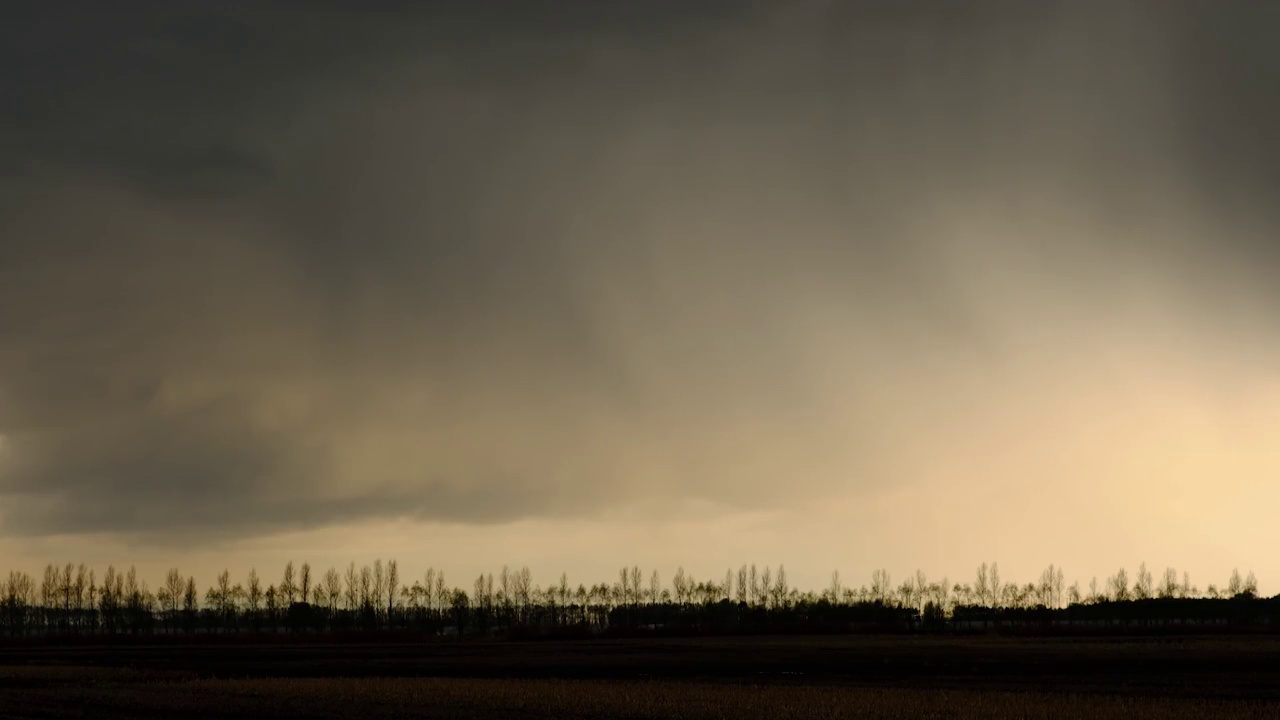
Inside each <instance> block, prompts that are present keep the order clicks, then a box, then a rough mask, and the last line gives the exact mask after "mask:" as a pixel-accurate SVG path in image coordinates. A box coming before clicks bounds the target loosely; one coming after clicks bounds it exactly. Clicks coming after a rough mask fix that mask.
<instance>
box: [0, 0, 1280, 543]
mask: <svg viewBox="0 0 1280 720" xmlns="http://www.w3.org/2000/svg"><path fill="white" fill-rule="evenodd" d="M210 7H212V6H210ZM217 7H218V9H217V10H212V9H202V10H198V11H197V10H192V9H190V8H189V7H184V6H180V5H177V4H173V3H154V4H145V5H144V4H111V5H110V6H108V5H104V4H100V3H90V4H77V3H59V4H52V3H38V4H22V5H18V6H15V7H14V9H12V10H10V11H9V12H10V15H9V16H8V19H7V21H6V22H5V23H3V24H2V25H3V29H2V30H0V53H2V56H0V60H2V62H0V88H3V89H2V90H0V92H3V95H2V96H0V97H2V98H3V99H2V100H0V102H3V105H2V106H0V131H2V134H3V137H4V139H3V140H0V152H3V153H4V156H3V172H0V184H2V185H3V187H0V189H2V190H4V191H5V193H4V197H3V198H2V199H0V210H3V215H2V219H0V231H2V232H3V237H4V253H5V261H4V264H3V266H0V489H3V490H4V491H6V492H7V493H8V494H9V495H8V498H7V500H6V502H5V505H4V510H3V515H2V516H0V523H2V525H0V529H2V530H3V531H4V532H8V533H20V534H33V535H34V534H46V533H67V532H88V531H110V532H121V533H135V534H140V535H144V536H150V537H160V538H174V537H178V536H180V535H181V534H183V533H188V534H191V535H195V536H207V535H233V534H237V533H240V534H243V533H257V532H268V531H271V530H277V529H282V528H292V527H299V526H316V525H324V524H330V523H338V522H342V521H347V520H354V519H360V518H364V517H390V516H404V517H414V518H428V519H441V520H454V521H464V522H488V521H497V520H507V519H513V518H519V517H541V516H549V515H566V514H572V515H582V514H590V513H595V512H599V511H600V510H601V508H604V507H619V506H626V505H628V504H629V503H636V502H641V501H646V500H652V499H654V498H668V497H670V498H682V499H689V500H701V501H707V502H710V503H713V504H715V505H718V506H720V507H723V508H740V507H759V506H763V505H767V504H770V503H780V502H781V503H785V502H786V501H787V499H788V498H794V497H796V496H799V495H809V494H821V493H824V492H829V491H831V489H832V488H837V487H849V486H852V487H855V488H858V489H860V490H866V491H870V490H872V489H874V488H877V487H882V486H884V485H885V484H886V483H889V482H892V481H894V480H895V475H896V476H898V477H899V478H902V476H904V475H906V474H907V473H905V472H897V473H895V472H894V470H895V469H901V468H900V466H899V465H898V464H897V463H898V460H897V459H896V458H897V457H898V456H899V455H901V454H902V453H903V449H902V448H903V443H904V442H905V439H907V438H910V437H913V436H916V435H917V434H919V433H924V434H925V435H928V434H929V433H931V432H932V433H942V432H944V431H946V430H948V429H950V428H952V427H953V425H962V424H964V422H965V421H964V419H963V415H962V413H961V412H960V410H959V409H957V408H963V407H964V405H965V403H975V402H977V401H978V400H977V396H979V395H981V393H993V392H1000V391H999V390H998V388H997V386H996V385H995V384H993V378H999V377H1000V376H1001V373H1004V372H1007V371H1008V369H1009V367H1011V366H1016V365H1017V363H1019V362H1021V360H1019V358H1022V357H1023V356H1024V355H1026V354H1027V353H1031V352H1039V351H1040V350H1039V348H1041V347H1042V346H1046V345H1052V344H1053V343H1058V345H1053V347H1054V348H1059V346H1061V348H1059V349H1064V351H1065V350H1066V349H1069V346H1070V345H1071V344H1072V343H1075V344H1076V347H1075V348H1074V350H1072V351H1073V352H1080V347H1081V346H1080V345H1079V344H1080V343H1083V342H1086V341H1087V340H1088V339H1089V337H1090V336H1089V335H1088V333H1085V332H1084V331H1081V330H1079V328H1080V327H1086V326H1088V325H1089V322H1090V319H1092V318H1097V317H1100V316H1105V314H1107V313H1110V314H1111V315H1113V316H1114V315H1115V314H1117V313H1116V310H1115V308H1116V307H1117V305H1118V304H1121V303H1124V302H1128V301H1132V300H1133V297H1134V293H1135V291H1134V290H1133V289H1132V286H1133V283H1134V278H1138V279H1139V280H1143V281H1146V280H1151V279H1152V278H1153V277H1155V278H1158V279H1161V280H1164V279H1168V278H1177V277H1180V276H1179V273H1189V272H1191V271H1192V270H1194V271H1195V272H1197V273H1199V276H1198V277H1199V279H1198V280H1195V281H1194V282H1183V281H1182V280H1176V281H1174V290H1175V291H1176V292H1177V293H1181V294H1182V295H1177V296H1176V297H1175V298H1174V300H1172V301H1171V302H1172V303H1173V304H1174V306H1176V307H1178V308H1182V307H1183V306H1184V305H1185V306H1186V307H1187V308H1191V309H1194V308H1195V307H1197V303H1196V302H1195V298H1196V297H1198V295H1197V293H1199V294H1201V295H1202V294H1203V291H1205V290H1206V289H1220V288H1222V287H1225V286H1226V284H1228V283H1230V284H1232V286H1233V287H1235V288H1236V289H1237V290H1239V292H1238V293H1237V296H1236V298H1235V299H1234V300H1229V299H1228V300H1222V299H1212V300H1211V301H1210V302H1208V303H1207V305H1206V304H1204V303H1201V304H1200V305H1199V307H1200V310H1198V311H1196V312H1203V313H1205V314H1206V318H1207V319H1205V318H1202V319H1195V320H1194V321H1193V323H1192V326H1193V327H1192V329H1190V330H1186V333H1187V339H1184V340H1182V341H1183V342H1188V343H1192V344H1194V343H1196V342H1200V341H1202V340H1204V339H1205V338H1207V337H1210V335H1209V334H1206V333H1207V332H1208V331H1204V330H1203V328H1204V327H1207V326H1209V325H1214V323H1212V322H1210V320H1215V319H1220V317H1219V316H1215V315H1214V312H1216V311H1217V310H1221V309H1222V308H1223V307H1226V306H1225V305H1223V303H1228V304H1229V303H1230V302H1235V303H1236V305H1234V306H1231V307H1232V308H1234V309H1236V310H1237V311H1238V313H1239V315H1240V316H1241V317H1243V318H1244V319H1243V320H1241V321H1240V322H1241V324H1240V326H1239V327H1238V328H1234V329H1227V330H1223V329H1222V324H1221V323H1217V324H1216V325H1215V326H1216V327H1218V328H1219V329H1218V330H1215V331H1214V332H1217V333H1218V335H1217V336H1214V337H1216V339H1217V340H1218V341H1220V342H1224V343H1227V345H1226V347H1229V348H1231V349H1239V348H1240V347H1242V346H1241V345H1240V343H1241V342H1243V341H1241V340H1240V338H1241V337H1243V336H1246V335H1247V334H1248V333H1249V332H1250V331H1251V330H1252V329H1253V328H1254V323H1253V321H1252V320H1251V319H1250V318H1252V317H1253V316H1252V315H1250V314H1249V311H1250V310H1252V309H1254V307H1255V305H1257V304H1258V303H1259V302H1262V301H1263V300H1266V299H1273V296H1271V295H1268V294H1266V293H1265V292H1264V291H1263V290H1260V289H1258V288H1260V287H1263V286H1262V285H1261V284H1260V283H1261V277H1260V276H1259V275H1257V274H1256V273H1257V271H1256V269H1255V270H1248V269H1243V270H1242V269H1240V268H1239V267H1238V266H1237V265H1239V264H1247V262H1246V261H1247V260H1248V259H1250V258H1255V257H1257V256H1259V253H1260V252H1261V250H1260V246H1259V245H1258V242H1259V241H1258V240H1257V237H1256V233H1254V234H1251V232H1250V230H1249V228H1250V227H1253V228H1254V229H1256V228H1258V227H1262V228H1264V229H1269V228H1270V227H1271V226H1269V225H1266V224H1265V223H1264V222H1263V220H1261V219H1258V218H1261V217H1262V215H1260V214H1258V213H1259V212H1260V211H1258V209H1257V207H1258V205H1257V203H1247V202H1237V203H1236V204H1234V205H1232V206H1231V210H1232V218H1234V220H1233V223H1234V224H1231V223H1229V224H1226V225H1219V227H1220V228H1222V234H1221V236H1220V237H1219V238H1217V239H1215V240H1214V241H1213V242H1209V241H1206V240H1203V239H1196V238H1194V237H1191V238H1190V239H1188V236H1187V233H1183V232H1182V231H1181V230H1177V231H1176V232H1174V233H1173V234H1172V235H1170V236H1168V237H1166V236H1163V235H1160V234H1159V233H1153V232H1150V231H1151V230H1152V225H1153V218H1155V219H1158V220H1159V222H1160V223H1165V225H1166V226H1176V225H1177V224H1178V222H1179V221H1180V220H1181V219H1185V218H1190V219H1191V220H1195V221H1197V222H1200V221H1203V222H1205V223H1208V224H1211V221H1210V219H1206V218H1205V217H1202V216H1200V215H1197V212H1198V209H1197V208H1189V207H1188V206H1187V204H1186V203H1185V202H1184V201H1185V199H1186V198H1192V199H1193V200H1194V201H1195V202H1199V201H1200V199H1202V198H1203V197H1206V196H1207V195H1211V194H1212V193H1211V192H1209V191H1206V190H1203V189H1201V188H1199V187H1197V188H1196V189H1194V190H1193V191H1189V194H1183V195H1177V193H1179V192H1183V193H1187V192H1188V191H1186V190H1185V188H1182V185H1183V184H1184V183H1183V182H1182V179H1181V174H1184V173H1185V172H1186V171H1187V169H1188V168H1191V169H1192V170H1193V171H1195V172H1197V173H1203V174H1205V175H1207V176H1209V177H1211V178H1213V179H1212V180H1207V181H1206V180H1205V179H1204V178H1202V177H1200V176H1199V175H1197V176H1196V178H1195V181H1194V184H1195V185H1197V186H1199V185H1202V184H1206V183H1207V184H1209V185H1212V186H1214V187H1217V188H1220V187H1224V186H1227V185H1233V186H1235V187H1237V189H1236V191H1234V192H1233V193H1231V197H1234V198H1237V199H1238V198H1240V197H1255V198H1258V199H1261V198H1262V197H1263V195H1262V192H1261V190H1260V188H1261V187H1263V186H1264V184H1265V183H1267V182H1269V181H1270V174H1272V169H1273V167H1274V166H1269V165H1266V164H1251V163H1252V161H1251V160H1250V158H1254V157H1257V155H1250V154H1249V153H1248V152H1246V149H1245V148H1246V145H1248V143H1246V142H1245V141H1244V140H1241V139H1239V138H1240V136H1231V133H1230V129H1231V128H1233V127H1236V122H1237V120H1238V122H1240V123H1247V122H1256V121H1257V119H1258V115H1259V114H1261V115H1263V116H1265V115H1266V113H1268V112H1271V106H1269V105H1267V104H1266V103H1265V101H1263V100H1259V99H1256V98H1252V96H1250V95H1249V94H1248V93H1245V92H1243V90H1244V89H1247V88H1249V87H1255V88H1256V87H1258V85H1257V84H1258V83H1261V82H1263V81H1260V80H1257V79H1256V78H1255V79H1247V77H1252V76H1249V75H1248V73H1246V72H1245V70H1243V69H1242V68H1243V67H1244V66H1246V65H1247V66H1248V67H1250V68H1267V67H1270V68H1272V69H1274V67H1275V65H1274V53H1273V52H1268V51H1266V50H1265V49H1264V48H1262V46H1261V44H1259V42H1252V41H1251V42H1246V43H1242V44H1241V45H1239V46H1238V47H1236V46H1233V45H1232V44H1231V43H1229V42H1225V41H1222V39H1223V38H1224V37H1227V36H1230V35H1231V34H1232V33H1235V32H1237V30H1234V29H1231V28H1232V27H1234V25H1232V23H1233V22H1234V21H1231V20H1229V18H1226V15H1230V14H1231V12H1230V11H1221V12H1219V11H1209V10H1205V6H1195V7H1196V8H1197V9H1198V10H1200V11H1203V12H1210V13H1211V14H1213V17H1214V18H1215V20H1220V21H1221V22H1220V23H1219V25H1218V26H1215V27H1219V29H1220V31H1221V33H1223V34H1222V35H1215V36H1213V37H1214V38H1216V41H1215V42H1216V44H1215V42H1210V40H1208V39H1205V36H1203V35H1202V33H1206V32H1209V31H1208V30H1204V29H1203V28H1202V26H1201V25H1196V24H1194V23H1191V21H1195V20H1197V19H1198V18H1199V17H1200V16H1199V15H1197V14H1196V13H1192V12H1181V13H1179V12H1174V11H1173V10H1170V9H1169V7H1170V6H1168V5H1166V4H1161V5H1159V8H1160V11H1159V12H1157V11H1156V10H1155V9H1154V8H1155V7H1156V6H1155V5H1151V6H1140V5H1136V4H1132V3H1130V4H1123V7H1121V8H1120V9H1119V10H1113V9H1109V8H1112V7H1113V6H1111V5H1102V4H1095V5H1074V4H1067V5H1060V6H1048V5H1044V6H1040V5H1036V6H1034V7H1033V5H1032V4H1030V3H975V4H971V5H959V4H954V3H945V4H936V5H923V6H918V7H916V8H915V10H916V11H915V12H905V11H903V10H902V7H903V6H902V5H901V4H899V3H798V4H795V5H791V6H788V7H787V8H785V9H784V8H782V7H781V6H774V5H764V4H761V5H749V4H742V3H666V4H661V3H586V2H583V3H564V2H550V1H548V2H504V3H470V2H445V3H430V4H415V3H393V2H380V3H362V4H360V5H359V6H358V8H359V9H356V8H357V6H356V5H354V4H352V5H343V4H341V3H335V2H330V3H308V4H307V5H306V10H305V11H304V10H302V9H300V8H301V6H300V5H292V4H284V3H243V4H236V3H231V4H220V5H218V6H217ZM1187 7H1192V6H1187ZM1214 7H1218V6H1214ZM1224 13H1225V14H1224ZM1255 20H1256V22H1255V24H1260V23H1264V22H1266V18H1263V17H1261V16H1260V17H1259V18H1256V19H1255ZM1188 23H1190V24H1188ZM1241 32H1243V31H1241ZM1189 46H1196V47H1200V46H1205V47H1210V48H1211V49H1212V52H1208V53H1206V55H1205V57H1207V58H1208V59H1206V60H1204V63H1205V64H1204V65H1197V62H1199V61H1197V60H1194V59H1189V58H1190V54H1191V50H1189V49H1188V48H1189ZM1237 52H1241V53H1246V54H1248V55H1247V58H1246V57H1244V56H1239V55H1237V54H1236V53H1237ZM1268 63H1271V64H1270V65H1268ZM1215 73H1218V74H1225V75H1227V76H1228V77H1229V78H1234V79H1236V80H1237V83H1238V84H1237V85H1234V86H1232V85H1230V84H1225V83H1219V82H1216V81H1215V80H1214V78H1215V77H1216V75H1215ZM1230 87H1234V88H1235V90H1229V89H1224V88H1230ZM1202 96H1204V97H1213V98H1217V100H1215V102H1218V104H1219V105H1220V106H1221V107H1222V108H1223V109H1222V110H1221V112H1220V113H1217V114H1204V113H1207V112H1210V111H1206V110H1203V109H1202V105H1203V104H1204V103H1202V102H1201V101H1200V100H1199V98H1200V97H1202ZM1228 99H1231V100H1232V102H1228V101H1227V100H1228ZM1219 101H1220V102H1219ZM1246 116H1247V118H1248V119H1247V120H1242V119H1239V118H1241V117H1246ZM1233 118H1236V120H1233ZM1219 137H1221V138H1223V139H1224V140H1225V141H1226V145H1224V147H1227V148H1229V149H1230V152H1225V153H1223V154H1221V155H1218V156H1215V155H1213V154H1212V153H1210V152H1208V151H1207V150H1206V148H1208V147H1210V146H1211V145H1213V144H1214V143H1215V142H1216V139H1217V138H1219ZM1245 137H1248V138H1251V140H1250V141H1249V142H1252V143H1254V145H1252V146H1251V147H1255V149H1256V150H1257V151H1258V153H1259V154H1260V155H1261V156H1262V157H1267V156H1268V155H1267V153H1274V144H1272V145H1266V144H1265V143H1268V142H1271V143H1274V141H1273V140H1270V139H1269V138H1268V137H1266V136H1264V135H1263V134H1261V133H1254V134H1247V135H1245ZM1233 143H1235V144H1233ZM1175 197H1177V198H1182V199H1180V200H1171V199H1170V198H1175ZM1206 202H1207V201H1206ZM1179 204H1181V205H1182V207H1181V208H1179V207H1176V206H1178V205H1179ZM1209 205H1210V210H1212V209H1213V208H1214V207H1217V206H1213V204H1212V203H1209ZM1180 211H1185V212H1186V215H1185V216H1182V215H1178V212H1180ZM1211 220H1217V218H1216V217H1215V218H1212V219H1211ZM1245 220H1252V222H1253V225H1252V226H1251V225H1250V224H1249V223H1247V222H1245ZM1237 221H1238V222H1237ZM1155 224H1159V223H1155ZM1117 227H1122V228H1123V227H1129V228H1137V230H1136V231H1133V232H1130V231H1127V230H1126V231H1120V230H1116V229H1115V228H1117ZM1107 232H1113V233H1114V235H1115V236H1114V237H1110V236H1103V235H1099V233H1104V234H1105V233H1107ZM1179 233H1182V234H1179ZM1211 247H1219V248H1222V247H1225V248H1228V249H1229V250H1230V252H1227V253H1222V255H1224V256H1226V255H1232V256H1235V257H1236V260H1232V261H1230V262H1228V261H1226V260H1210V261H1207V262H1206V258H1207V257H1209V255H1208V253H1209V252H1210V248H1211ZM1144 273H1145V274H1144ZM1184 296H1185V297H1184ZM1241 298H1243V299H1241ZM1206 308H1208V309H1206ZM1191 311H1192V310H1189V312H1191ZM1045 328H1048V329H1045ZM1122 330H1123V329H1122ZM1122 330H1120V331H1117V332H1121V331H1122ZM1071 333H1077V334H1075V335H1072V334H1071ZM1046 338H1047V339H1046ZM1170 342H1173V341H1170ZM1232 343H1234V344H1232ZM1263 344H1264V343H1261V342H1259V341H1254V344H1253V345H1250V346H1248V347H1249V348H1250V351H1251V352H1254V353H1255V354H1256V355H1258V356H1259V357H1261V355H1262V354H1263V353H1264V351H1265V348H1262V347H1261V346H1262V345H1263ZM1252 359H1253V358H1251V360H1252ZM957 379H960V380H963V381H962V382H957ZM988 399H989V396H988ZM908 480H909V477H907V478H902V481H904V482H905V481H908Z"/></svg>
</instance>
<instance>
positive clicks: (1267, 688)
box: [0, 635, 1280, 718]
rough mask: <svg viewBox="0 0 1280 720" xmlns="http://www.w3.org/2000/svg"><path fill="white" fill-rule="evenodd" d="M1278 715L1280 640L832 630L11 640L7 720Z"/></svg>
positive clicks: (3, 687) (6, 655)
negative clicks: (51, 643)
mask: <svg viewBox="0 0 1280 720" xmlns="http://www.w3.org/2000/svg"><path fill="white" fill-rule="evenodd" d="M250 712H253V713H257V714H267V715H274V716H291V717H317V718H320V717H349V716H352V715H357V714H358V715H360V716H362V717H366V718H382V717H407V716H415V717H442V718H443V717H458V718H498V717H511V716H519V717H543V716H547V717H582V718H588V717H596V718H598V717H614V716H625V717H632V718H673V717H692V718H720V717H732V718H742V717H772V718H787V717H866V718H907V717H959V718H965V717H993V716H995V717H1036V718H1058V717H1062V718H1067V717H1086V718H1112V717H1115V718H1119V717H1139V716H1141V717H1150V718H1184V717H1185V718H1191V717H1197V718H1202V717H1203V718H1213V717H1224V718H1225V717H1233V718H1235V717H1280V638H1274V637H1271V636H1255V635H1245V636H1214V637H1134V638H1098V639H1086V638H1008V637H969V638H959V637H921V636H824V637H767V638H690V639H678V640H657V639H646V640H609V641H584V642H549V641H548V642H528V643H515V642H482V641H475V642H467V641H463V642H456V641H455V642H431V643H401V644H394V645H392V644H361V643H350V644H324V643H312V644H301V643H271V644H247V643H243V642H237V643H227V644H201V645H191V644H167V645H166V644H148V645H137V646H111V647H106V646H93V645H83V646H68V647H13V648H6V649H3V650H0V717H4V718H10V717H12V718H36V717H43V718H61V717H108V718H115V717H119V718H124V717H168V716H177V715H181V716H184V717H240V716H244V715H245V714H247V713H250Z"/></svg>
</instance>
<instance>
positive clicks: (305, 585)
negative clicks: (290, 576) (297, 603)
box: [298, 562, 311, 602]
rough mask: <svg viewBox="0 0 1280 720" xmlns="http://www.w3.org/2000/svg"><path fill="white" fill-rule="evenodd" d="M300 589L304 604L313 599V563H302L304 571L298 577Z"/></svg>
mask: <svg viewBox="0 0 1280 720" xmlns="http://www.w3.org/2000/svg"><path fill="white" fill-rule="evenodd" d="M298 588H299V590H300V594H301V596H302V602H308V601H309V600H310V599H311V563H305V562H304V563H302V571H301V573H300V574H299V577H298Z"/></svg>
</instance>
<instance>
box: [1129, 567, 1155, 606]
mask: <svg viewBox="0 0 1280 720" xmlns="http://www.w3.org/2000/svg"><path fill="white" fill-rule="evenodd" d="M1151 585H1152V583H1151V573H1150V572H1149V571H1148V570H1147V564H1146V563H1145V562H1144V563H1141V564H1140V565H1138V577H1137V578H1135V580H1134V585H1133V596H1134V598H1135V599H1137V600H1146V599H1147V598H1149V597H1151V595H1152V587H1151Z"/></svg>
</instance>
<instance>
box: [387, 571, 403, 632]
mask: <svg viewBox="0 0 1280 720" xmlns="http://www.w3.org/2000/svg"><path fill="white" fill-rule="evenodd" d="M399 590H400V567H399V565H398V564H397V563H396V561H395V560H394V559H391V560H388V561H387V626H388V627H394V618H395V611H396V595H397V593H398V592H399Z"/></svg>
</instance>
